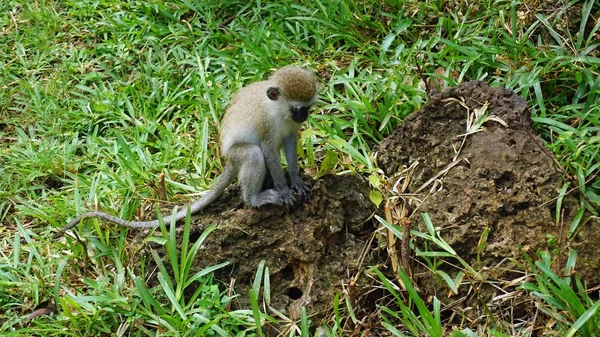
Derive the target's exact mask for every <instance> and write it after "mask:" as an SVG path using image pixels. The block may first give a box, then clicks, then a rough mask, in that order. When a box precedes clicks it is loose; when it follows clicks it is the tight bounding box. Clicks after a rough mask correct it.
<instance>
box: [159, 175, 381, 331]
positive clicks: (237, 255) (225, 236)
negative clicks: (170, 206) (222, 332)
mask: <svg viewBox="0 0 600 337" xmlns="http://www.w3.org/2000/svg"><path fill="white" fill-rule="evenodd" d="M312 185H313V188H312V198H311V199H310V200H309V201H307V202H306V203H305V204H303V205H301V206H299V207H298V208H297V209H295V210H292V211H288V210H286V209H285V208H283V207H262V208H260V209H245V208H240V207H241V204H242V203H241V200H240V197H239V191H238V189H236V188H232V189H230V190H228V191H227V192H226V193H225V195H224V196H222V197H221V198H220V199H219V200H218V201H216V202H215V203H213V204H212V205H211V206H209V207H208V208H207V209H206V210H205V211H204V212H203V213H202V214H200V215H198V216H195V217H194V218H193V223H192V228H191V235H190V237H191V238H192V241H195V240H197V238H199V237H200V235H201V234H202V232H203V230H204V229H205V228H206V227H207V226H209V225H212V224H216V225H218V228H217V230H215V231H214V232H212V233H211V234H210V235H209V236H208V238H207V240H206V241H205V243H204V245H203V247H202V248H201V250H200V252H199V254H198V256H197V257H196V259H195V265H194V267H193V268H194V269H196V270H200V269H202V268H204V267H206V266H210V265H215V264H218V263H222V262H224V261H229V262H230V264H229V265H228V266H227V267H225V268H223V269H220V270H218V271H217V272H216V273H215V276H216V277H217V278H218V279H220V280H221V281H223V282H225V283H226V284H229V283H230V280H231V279H235V283H234V289H233V290H234V293H235V294H239V295H240V296H239V297H238V298H237V301H238V302H236V304H235V305H236V306H238V307H241V308H246V309H247V308H250V304H249V296H248V291H249V289H250V287H251V285H252V282H253V280H254V276H255V273H256V271H257V267H258V265H259V263H260V261H262V260H264V261H265V266H266V267H268V268H269V274H270V284H271V287H270V291H271V307H273V308H275V309H277V310H278V311H280V312H282V313H283V314H285V315H287V316H288V317H289V318H292V319H295V320H298V319H299V318H300V314H301V309H302V307H305V308H306V311H307V313H309V314H312V315H315V316H313V317H312V320H313V323H317V324H318V323H319V321H320V319H321V318H322V317H323V315H324V314H325V313H326V312H327V311H329V310H330V309H331V304H332V300H333V297H334V295H335V294H336V293H339V292H340V291H341V290H342V288H341V286H342V282H343V280H345V279H347V276H348V275H350V274H351V273H352V272H350V271H349V270H354V269H356V266H357V264H359V262H358V261H359V259H360V256H361V253H362V251H363V250H364V248H365V245H366V241H367V238H368V236H369V235H370V233H371V231H372V229H370V228H368V226H369V224H370V222H366V220H368V219H369V217H370V215H371V213H372V212H373V211H374V209H375V206H374V205H373V203H371V201H369V197H368V196H369V187H368V183H367V182H366V181H365V180H364V179H362V178H361V177H358V176H343V177H340V176H333V175H329V176H325V177H323V178H321V179H319V180H317V181H313V182H312ZM182 227H183V226H180V227H179V228H177V231H178V233H180V232H181V231H182V230H183V228H182ZM178 245H179V246H180V245H181V243H180V242H179V243H178ZM159 254H161V255H164V252H160V251H159ZM260 296H262V295H260Z"/></svg>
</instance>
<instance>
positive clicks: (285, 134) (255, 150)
mask: <svg viewBox="0 0 600 337" xmlns="http://www.w3.org/2000/svg"><path fill="white" fill-rule="evenodd" d="M316 100H317V80H316V79H315V77H314V76H313V74H312V73H311V72H310V71H308V70H305V69H302V68H300V67H296V66H287V67H284V68H281V69H279V70H277V71H275V72H274V73H273V74H272V75H271V77H269V79H267V80H266V81H261V82H255V83H252V84H250V85H248V86H246V87H244V88H242V89H240V90H239V91H238V92H237V93H236V94H235V95H234V96H233V98H232V100H231V103H230V105H229V107H228V108H227V111H226V113H225V116H224V117H223V122H222V127H221V138H220V141H221V153H222V154H223V156H224V157H225V159H226V161H227V164H226V166H225V170H224V171H223V173H222V174H221V175H220V176H219V177H218V178H217V181H216V183H215V184H214V186H213V187H212V188H211V189H210V191H208V192H207V193H206V194H205V195H203V196H202V197H201V198H200V199H199V200H196V201H194V202H193V203H192V204H191V205H189V207H190V211H191V213H192V214H194V213H197V212H198V211H200V210H202V209H203V208H205V207H206V206H207V205H209V204H210V203H212V202H213V201H214V200H215V199H217V198H218V197H219V196H220V195H221V194H222V193H223V191H224V190H225V188H226V187H227V186H229V185H230V184H231V182H232V181H233V180H234V178H235V177H236V176H237V178H238V181H239V183H240V186H241V188H242V196H243V199H244V202H245V203H246V205H248V206H250V207H260V206H262V205H266V204H274V205H285V206H291V205H293V204H294V202H295V196H294V194H293V192H296V193H297V194H298V196H299V197H300V198H303V199H304V198H307V197H308V196H309V193H310V187H309V186H308V185H307V184H306V183H305V182H304V181H302V179H300V177H299V176H298V161H297V153H296V146H297V143H298V131H299V130H300V127H301V126H302V123H304V122H305V121H306V119H307V118H308V110H309V109H310V107H311V106H312V105H313V104H314V103H315V101H316ZM282 148H283V149H284V152H285V158H286V161H287V164H288V173H289V177H290V182H291V184H290V186H288V184H287V180H286V177H285V173H284V171H283V167H282V166H281V158H280V155H279V154H280V150H281V149H282ZM267 172H268V173H269V174H270V175H271V177H272V180H273V183H274V185H275V187H274V188H273V189H267V190H265V191H261V189H262V186H263V182H264V180H265V177H266V175H267ZM186 215H187V207H185V208H184V209H182V210H180V211H179V212H177V213H176V214H175V215H170V216H165V217H163V222H164V223H169V222H171V219H172V217H175V220H176V221H180V220H182V219H184V218H185V217H186ZM84 218H100V219H104V220H107V221H110V222H113V223H116V224H118V225H120V226H125V227H131V228H150V227H158V226H159V221H158V219H156V220H152V221H127V220H123V219H121V218H119V217H116V216H112V215H110V214H107V213H103V212H87V213H85V214H83V215H80V216H78V217H76V218H75V219H73V220H72V221H71V222H69V223H68V224H67V225H66V226H65V227H63V228H62V229H60V230H59V231H58V232H57V233H56V234H55V235H54V237H55V238H57V237H60V236H62V235H63V234H64V232H65V231H66V230H68V229H70V228H71V227H73V226H75V225H76V224H78V223H79V222H80V221H81V220H82V219H84Z"/></svg>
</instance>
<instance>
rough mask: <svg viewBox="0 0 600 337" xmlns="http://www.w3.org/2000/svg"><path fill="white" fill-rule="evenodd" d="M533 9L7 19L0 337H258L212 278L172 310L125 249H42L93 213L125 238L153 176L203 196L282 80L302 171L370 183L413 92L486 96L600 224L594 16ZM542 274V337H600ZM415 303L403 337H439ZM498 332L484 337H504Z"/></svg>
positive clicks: (164, 8) (0, 170) (170, 187)
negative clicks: (435, 89) (251, 111)
mask: <svg viewBox="0 0 600 337" xmlns="http://www.w3.org/2000/svg"><path fill="white" fill-rule="evenodd" d="M525 2H526V3H527V1H525ZM443 3H448V6H450V5H454V6H455V7H453V8H454V9H452V10H449V9H447V8H444V7H442V6H443ZM532 3H534V1H531V2H530V3H529V5H530V6H529V7H526V6H524V5H523V4H521V3H518V2H515V3H513V2H509V1H491V0H487V1H480V2H478V3H477V5H472V6H467V5H465V4H462V5H461V2H460V1H455V2H452V1H449V2H443V1H427V2H419V1H405V2H393V1H389V2H387V3H385V2H383V1H374V0H361V1H359V0H352V1H345V2H329V1H291V0H289V1H281V2H263V1H252V2H247V1H222V2H213V1H188V0H181V1H158V0H143V1H133V0H131V1H117V0H101V1H83V0H63V1H59V0H38V1H16V0H4V1H2V2H0V144H1V145H0V175H1V178H0V222H1V223H2V225H3V226H2V227H0V246H1V247H2V249H0V333H1V334H2V335H3V336H4V335H6V336H17V335H29V334H32V333H35V334H38V335H56V334H59V333H60V334H65V335H73V336H81V335H103V334H109V333H114V332H116V331H120V332H123V333H127V334H133V335H155V334H156V331H155V327H156V326H161V327H164V330H161V335H180V334H183V333H185V332H186V331H189V330H186V329H188V328H189V327H190V326H191V325H193V324H195V323H191V322H192V321H194V320H193V319H192V320H190V319H189V317H194V319H196V320H195V321H194V322H202V323H203V324H207V323H206V322H211V324H208V325H206V326H209V328H207V329H209V331H207V332H206V333H207V334H208V333H211V334H217V335H223V333H226V334H231V335H243V334H245V335H248V336H250V335H252V334H255V333H256V332H257V330H256V321H257V320H258V319H261V318H260V317H259V316H260V315H261V314H260V313H257V312H254V313H253V312H252V311H251V310H250V308H248V309H249V311H242V312H228V311H227V310H225V309H224V308H226V307H227V306H226V303H228V301H229V299H228V298H227V296H226V294H224V293H223V291H224V290H223V289H222V288H219V287H218V286H217V284H216V283H215V282H214V281H213V280H212V279H211V277H210V274H207V275H204V276H203V278H202V280H201V281H200V282H204V283H203V284H205V285H206V287H205V288H206V290H205V291H204V292H203V293H201V294H198V299H199V300H198V301H197V303H191V304H190V303H182V302H181V298H180V297H178V296H177V291H180V290H176V291H174V292H173V297H169V296H167V297H166V298H165V297H164V296H163V295H164V293H162V292H160V291H159V290H157V289H156V288H145V287H146V285H145V284H144V276H145V275H143V274H142V275H139V274H136V273H135V272H134V271H133V269H134V268H133V267H134V266H133V265H132V263H133V262H132V261H134V260H133V257H134V256H135V253H136V251H137V249H139V247H136V246H135V245H134V244H132V243H131V242H129V241H128V239H127V237H126V235H125V233H126V231H124V230H121V231H119V230H117V229H115V228H108V227H106V226H99V225H98V223H97V222H95V221H87V222H86V224H85V225H80V226H79V227H78V231H79V232H80V233H82V234H83V235H84V236H85V238H86V239H85V241H84V242H81V243H80V242H77V241H74V240H71V239H68V240H66V241H60V242H55V241H51V240H50V238H51V236H52V233H53V231H54V229H55V228H57V227H61V226H62V225H64V223H65V222H66V220H67V219H69V218H72V217H73V216H75V214H79V213H81V212H83V211H84V210H87V209H90V208H98V209H101V210H106V211H108V212H110V213H116V214H118V215H119V216H122V217H125V218H132V217H133V216H134V215H135V214H136V212H138V210H140V209H144V210H145V211H146V212H152V203H153V201H155V200H157V199H161V195H160V193H159V180H160V179H159V177H160V176H161V175H164V181H165V185H166V191H167V197H168V199H169V200H170V201H173V202H174V203H181V202H182V201H183V200H187V199H188V194H192V193H196V192H198V191H200V190H202V189H205V188H207V187H208V186H209V185H210V183H211V181H212V179H213V178H214V177H216V176H217V175H218V173H219V172H220V170H221V169H222V165H223V162H221V161H220V160H219V159H218V158H219V153H218V146H217V135H218V125H219V120H220V117H221V115H222V113H223V111H224V109H225V107H226V106H227V104H228V101H229V100H230V98H231V95H232V93H234V92H235V91H236V90H237V89H239V88H240V87H242V86H243V85H245V84H247V83H250V82H252V81H256V80H260V79H262V78H264V77H265V76H267V75H268V74H269V72H270V71H271V70H272V69H274V68H276V67H279V66H282V65H287V64H290V63H293V64H299V65H302V66H306V67H310V68H312V69H315V71H316V72H317V73H318V74H319V75H320V76H321V77H322V78H323V83H322V87H321V100H320V102H319V106H318V108H317V112H316V113H315V114H314V115H313V116H312V117H311V118H310V119H309V123H308V124H309V125H308V127H307V131H305V132H304V133H303V135H302V138H301V139H302V145H303V148H304V152H303V153H302V158H301V165H302V166H303V167H304V168H305V169H307V170H310V169H315V170H318V169H319V167H320V166H321V165H322V164H323V165H324V166H326V168H325V169H326V170H327V171H329V170H332V171H334V172H361V173H369V172H371V171H372V170H374V169H375V166H374V163H373V160H372V157H371V156H370V155H371V150H370V149H371V148H372V147H373V145H375V144H377V142H378V141H380V140H381V139H382V138H383V137H385V136H386V135H389V134H390V133H391V132H392V131H393V130H394V128H395V127H396V126H398V125H399V124H400V123H401V122H402V120H403V118H404V117H406V116H407V115H408V114H410V113H412V112H414V111H416V110H418V108H419V107H421V106H422V105H423V104H425V103H426V102H427V91H426V88H425V79H428V78H431V77H433V78H442V79H443V80H445V81H446V82H447V83H448V84H449V85H456V84H458V83H461V82H464V81H467V80H475V79H479V80H484V81H487V82H488V83H490V84H492V85H494V86H501V87H506V88H509V89H512V90H514V91H516V92H517V93H519V94H520V95H522V96H523V97H524V98H525V99H526V100H527V101H528V103H529V106H530V108H531V114H532V118H533V120H534V126H535V128H536V130H537V131H538V132H539V133H540V134H541V135H542V136H543V138H544V139H545V141H546V145H547V147H548V148H549V149H550V150H551V151H552V152H553V153H554V154H555V156H556V157H557V159H558V161H559V162H560V164H561V165H562V166H563V168H564V172H565V176H566V181H568V182H569V184H570V188H576V191H577V192H579V195H578V197H579V200H580V202H581V205H582V206H583V207H586V208H587V209H589V210H590V211H593V212H595V211H597V210H598V204H600V178H599V177H598V176H597V172H598V171H600V160H599V150H600V138H599V136H598V133H599V131H600V117H599V116H600V104H599V103H598V98H599V96H600V74H599V69H600V67H599V66H600V55H599V52H598V50H599V44H600V42H599V41H600V38H599V37H600V29H599V28H600V21H599V20H598V12H599V10H600V4H599V3H598V2H595V1H571V2H569V3H568V4H566V5H565V6H562V7H558V8H557V10H556V11H552V12H547V11H545V12H542V11H539V12H538V13H537V15H535V14H534V13H530V12H528V11H527V8H532V6H531V4H532ZM573 11H575V12H576V13H580V16H581V18H582V20H581V24H579V23H575V25H574V26H573V27H570V28H571V29H567V28H566V27H565V26H564V24H562V23H563V21H562V19H563V18H564V17H565V16H566V13H568V12H573ZM229 20H231V21H230V22H229V23H227V21H229ZM223 23H224V24H223ZM221 24H223V25H222V27H220V25H221ZM439 67H442V69H443V71H444V74H445V75H443V76H442V75H439V74H437V73H436V72H435V70H436V69H437V68H439ZM453 74H455V75H453ZM328 153H329V154H332V153H336V154H337V155H338V157H337V158H338V160H337V162H335V160H334V162H333V163H332V160H331V158H333V159H335V158H336V157H333V156H331V155H326V154H328ZM324 158H329V159H328V160H324ZM594 204H595V206H594ZM577 226H578V222H577V223H574V224H572V225H571V228H570V233H574V232H576V231H577ZM115 232H117V233H115ZM115 234H116V235H115ZM109 238H110V239H109ZM115 238H116V239H115ZM82 243H83V244H82ZM182 258H183V257H182ZM170 261H171V263H175V262H174V261H175V260H173V259H172V260H170ZM183 264H185V261H184V262H183ZM538 267H539V268H540V269H535V268H534V269H533V270H534V271H535V270H537V271H536V272H537V273H538V274H536V275H538V279H537V281H536V282H537V283H536V284H537V285H536V286H535V287H534V286H533V285H530V286H529V287H528V289H530V290H532V291H533V289H534V288H536V287H537V288H536V289H538V290H535V293H536V294H541V295H539V296H540V298H541V299H543V300H546V303H547V305H548V306H549V308H548V310H547V311H544V312H545V314H547V315H549V316H550V317H554V316H553V313H556V315H561V316H560V317H561V318H563V319H558V318H556V317H555V318H556V319H557V325H556V326H555V327H554V328H551V329H555V330H556V331H559V332H561V333H562V332H564V331H569V329H571V328H572V327H573V326H578V324H579V323H577V322H580V321H577V319H578V318H579V317H584V316H583V315H586V314H590V315H591V317H592V318H589V320H588V321H586V322H582V323H581V327H582V329H581V330H579V333H580V334H581V335H582V336H594V335H597V334H598V331H594V330H593V329H592V328H591V327H590V326H591V325H589V324H590V323H589V322H594V321H593V320H595V322H597V321H598V313H597V308H598V304H597V302H595V303H594V302H593V301H591V300H589V298H585V297H583V296H582V295H581V296H580V297H579V298H578V299H577V301H578V303H581V307H579V306H578V307H577V308H578V309H577V311H576V312H575V313H574V314H569V315H567V314H565V313H564V312H563V311H562V310H563V309H562V307H561V305H562V304H561V303H564V302H561V301H562V297H561V293H558V292H552V291H551V290H552V289H555V288H556V287H558V288H556V289H562V290H561V291H566V290H565V289H563V288H564V286H563V284H562V283H560V282H561V280H560V279H556V278H554V277H552V275H549V276H548V271H547V270H545V269H543V266H542V265H540V266H538ZM190 275H191V274H189V273H183V274H179V275H177V276H176V277H183V278H184V279H185V278H187V277H191V276H190ZM544 275H546V276H544ZM163 276H164V277H165V279H164V282H166V283H165V284H168V283H169V281H168V280H167V279H166V277H168V275H163ZM548 284H553V285H554V286H553V287H550V286H548ZM548 289H550V290H548ZM578 289H579V288H578ZM565 294H567V293H565ZM255 295H257V294H255ZM567 295H569V294H567ZM411 296H412V293H411ZM565 296H566V295H565ZM49 299H52V300H56V299H57V300H59V302H57V304H58V306H59V309H60V311H61V315H59V316H58V317H56V318H49V317H40V318H38V319H36V320H35V321H34V322H33V324H32V326H31V327H29V328H27V329H29V330H27V329H25V330H20V331H19V330H14V328H15V325H16V324H22V323H23V322H24V317H26V315H27V314H28V313H30V312H31V311H32V310H33V308H35V307H36V305H37V304H39V303H41V302H42V301H45V300H49ZM552 299H556V300H557V302H556V301H552ZM565 301H567V303H570V302H569V301H575V300H574V297H573V296H571V295H569V296H567V298H566V299H565ZM411 303H417V306H418V311H415V310H413V311H412V313H413V314H415V315H417V316H418V317H417V316H415V320H412V321H407V322H406V324H405V325H399V326H398V327H396V328H395V329H397V330H398V332H399V333H402V334H406V335H417V331H419V328H418V324H417V323H415V322H418V321H419V319H421V321H423V320H425V322H428V323H427V324H438V323H439V322H438V321H436V320H432V319H433V318H435V315H434V316H431V317H430V315H427V314H426V313H425V312H424V311H422V307H421V306H420V305H418V301H416V300H415V301H414V302H411ZM336 306H337V305H336ZM178 307H179V309H177V308H178ZM593 308H596V313H594V312H592V311H590V310H592V309H593ZM180 309H181V310H180ZM434 309H435V308H431V310H432V312H433V313H434V314H435V310H434ZM173 310H175V311H173ZM188 310H189V311H188ZM390 310H391V309H390ZM586 310H587V311H586ZM335 311H336V316H337V318H336V320H335V321H334V323H332V325H331V326H328V327H326V328H325V331H327V332H328V335H329V334H331V335H338V336H339V335H342V327H341V325H342V324H343V321H344V320H345V319H350V318H348V317H340V315H342V316H343V315H350V314H351V312H347V311H343V310H341V311H340V310H335ZM175 312H176V313H177V316H178V318H173V317H171V316H173V315H174V314H175ZM182 313H183V315H182ZM398 313H400V311H398V312H396V314H398ZM417 313H418V314H417ZM594 315H595V316H594ZM350 316H351V315H350ZM392 316H393V315H390V317H392ZM198 317H201V318H198ZM419 317H421V318H419ZM432 317H433V318H432ZM565 317H566V318H565ZM384 323H385V321H384ZM442 323H443V322H442ZM197 324H199V323H197ZM411 324H412V325H411ZM586 324H587V325H586ZM409 325H411V327H409ZM498 326H499V328H498V331H497V330H490V334H491V335H496V336H501V335H502V333H510V331H511V330H501V327H502V325H501V324H499V325H498ZM305 328H306V322H305V323H304V324H303V325H302V324H301V322H299V323H298V328H297V329H296V330H293V331H298V333H299V334H300V333H302V331H305ZM467 328H469V327H464V329H467ZM584 328H585V329H584ZM219 329H221V330H219ZM415 329H416V330H415ZM457 331H458V330H457ZM461 331H463V332H460V331H459V332H460V333H464V334H465V335H469V332H468V331H467V330H461ZM459 332H457V335H460V334H458V333H459ZM188 333H189V332H188ZM390 333H395V332H390ZM304 335H305V334H304Z"/></svg>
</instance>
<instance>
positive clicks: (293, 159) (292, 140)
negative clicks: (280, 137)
mask: <svg viewBox="0 0 600 337" xmlns="http://www.w3.org/2000/svg"><path fill="white" fill-rule="evenodd" d="M297 149H298V135H297V134H294V135H292V136H290V137H288V138H286V139H285V142H284V150H285V160H286V161H287V164H288V173H289V174H290V180H291V183H292V189H293V190H294V191H296V192H297V193H298V194H299V195H300V198H302V199H304V198H307V197H308V196H309V195H310V185H308V184H307V183H305V182H304V181H303V180H302V179H300V177H299V176H298V150H297Z"/></svg>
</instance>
